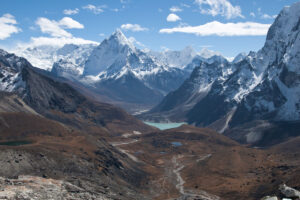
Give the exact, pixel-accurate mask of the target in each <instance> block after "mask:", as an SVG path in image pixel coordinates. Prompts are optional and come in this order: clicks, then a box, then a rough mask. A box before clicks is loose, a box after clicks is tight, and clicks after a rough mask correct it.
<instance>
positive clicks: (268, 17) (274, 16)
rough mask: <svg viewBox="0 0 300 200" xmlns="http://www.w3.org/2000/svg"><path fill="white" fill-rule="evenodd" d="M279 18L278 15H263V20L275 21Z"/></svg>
mask: <svg viewBox="0 0 300 200" xmlns="http://www.w3.org/2000/svg"><path fill="white" fill-rule="evenodd" d="M276 17H277V15H272V16H271V15H268V14H263V15H261V18H262V19H275V18H276Z"/></svg>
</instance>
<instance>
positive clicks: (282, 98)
mask: <svg viewBox="0 0 300 200" xmlns="http://www.w3.org/2000/svg"><path fill="white" fill-rule="evenodd" d="M299 34H300V3H295V4H293V5H292V6H291V7H285V8H284V9H283V10H282V11H281V12H280V14H279V15H278V17H277V18H276V20H275V22H274V24H273V25H272V26H271V27H270V30H269V32H268V35H267V38H266V43H265V45H264V47H263V48H262V49H261V50H260V51H258V52H250V53H249V54H248V55H245V54H240V55H238V56H237V57H236V58H235V59H234V61H233V62H232V63H230V62H227V61H226V60H224V59H219V60H218V59H214V61H213V62H207V60H201V59H198V60H196V59H194V60H193V62H192V63H191V64H190V65H188V66H187V67H188V68H190V69H193V72H192V74H191V76H190V77H189V78H188V79H187V80H186V81H185V82H184V83H183V84H182V85H181V86H180V87H179V88H178V89H177V90H175V91H173V92H171V93H169V94H168V95H167V96H166V97H165V98H164V99H163V100H162V102H161V103H160V104H159V105H157V106H156V107H154V108H153V109H152V110H151V111H150V112H148V113H146V114H144V115H143V116H142V117H144V118H145V119H148V120H154V121H168V120H169V121H187V122H188V123H190V124H194V125H197V126H209V127H213V128H215V129H216V130H218V131H219V132H221V133H223V132H225V131H226V130H228V129H230V128H234V127H238V126H240V125H242V124H245V123H249V122H252V127H255V124H256V126H257V127H259V128H258V129H256V134H254V133H250V132H251V131H250V132H249V131H248V132H247V133H245V134H246V135H244V136H243V137H240V138H239V139H240V140H242V141H243V142H247V141H248V142H255V141H257V140H259V139H260V138H261V130H265V127H266V126H267V127H268V126H269V125H266V124H269V122H272V123H274V122H278V121H299V120H300V68H299V66H300V65H299V63H300V58H299V55H300V39H299V38H300V37H299ZM189 66H190V67H189ZM257 120H267V121H268V123H266V122H264V123H261V122H257V123H253V121H257ZM272 123H271V124H272ZM262 127H263V128H262ZM251 134H252V135H251Z"/></svg>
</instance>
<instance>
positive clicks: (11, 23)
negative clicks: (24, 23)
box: [0, 14, 22, 40]
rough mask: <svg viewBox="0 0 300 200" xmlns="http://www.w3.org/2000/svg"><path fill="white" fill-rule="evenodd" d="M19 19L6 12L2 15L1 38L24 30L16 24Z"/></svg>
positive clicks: (0, 22)
mask: <svg viewBox="0 0 300 200" xmlns="http://www.w3.org/2000/svg"><path fill="white" fill-rule="evenodd" d="M16 24H17V21H16V20H15V17H14V16H12V15H11V14H4V15H2V17H0V40H4V39H6V38H9V37H10V36H11V34H13V33H19V32H20V31H22V30H21V29H20V28H18V27H17V26H16Z"/></svg>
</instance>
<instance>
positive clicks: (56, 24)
mask: <svg viewBox="0 0 300 200" xmlns="http://www.w3.org/2000/svg"><path fill="white" fill-rule="evenodd" d="M36 24H37V25H38V26H39V27H40V29H41V31H42V32H43V33H47V34H49V35H51V36H52V37H72V34H71V33H69V32H67V31H66V30H65V29H74V28H76V29H83V28H84V26H83V25H82V24H80V23H79V22H77V21H75V20H73V19H72V18H70V17H64V18H62V19H61V20H60V21H55V20H49V19H47V18H45V17H40V18H38V19H37V21H36Z"/></svg>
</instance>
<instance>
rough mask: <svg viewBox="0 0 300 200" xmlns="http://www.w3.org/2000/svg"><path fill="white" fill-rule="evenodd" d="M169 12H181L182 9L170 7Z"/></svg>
mask: <svg viewBox="0 0 300 200" xmlns="http://www.w3.org/2000/svg"><path fill="white" fill-rule="evenodd" d="M170 11H171V12H181V11H182V9H181V8H179V7H177V6H172V7H171V8H170Z"/></svg>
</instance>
